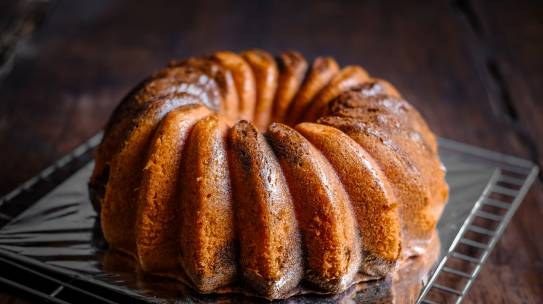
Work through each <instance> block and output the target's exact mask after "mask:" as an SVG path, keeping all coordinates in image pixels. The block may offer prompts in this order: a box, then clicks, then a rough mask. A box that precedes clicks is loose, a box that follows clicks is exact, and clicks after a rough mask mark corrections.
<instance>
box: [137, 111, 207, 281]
mask: <svg viewBox="0 0 543 304" xmlns="http://www.w3.org/2000/svg"><path fill="white" fill-rule="evenodd" d="M210 114H211V111H209V110H208V109H207V108H206V107H204V106H201V105H189V106H183V107H180V108H178V109H175V110H173V111H171V112H169V113H168V114H167V115H166V116H165V117H164V119H163V120H162V121H161V123H160V125H159V126H158V127H157V130H156V131H155V134H154V135H153V138H152V139H151V141H150V144H149V153H148V158H147V159H146V161H145V167H144V168H143V173H142V178H141V182H140V190H139V194H140V195H139V199H138V206H137V208H135V209H136V210H138V217H137V223H136V226H135V227H136V229H137V230H136V244H137V256H138V259H139V261H140V265H141V268H142V269H143V270H144V271H148V272H166V271H171V270H175V269H177V265H178V263H177V257H178V255H179V251H178V248H179V247H178V246H177V242H178V235H179V231H180V230H179V224H178V223H179V221H180V216H179V212H180V211H179V204H178V203H177V192H178V189H179V187H180V185H181V183H182V182H184V180H183V178H182V176H181V175H180V174H179V171H180V169H181V159H182V155H183V153H184V152H183V150H184V146H185V143H186V142H187V139H188V137H189V133H190V131H191V128H192V126H193V125H194V124H195V123H196V121H198V120H199V119H200V118H203V117H205V116H207V115H210Z"/></svg>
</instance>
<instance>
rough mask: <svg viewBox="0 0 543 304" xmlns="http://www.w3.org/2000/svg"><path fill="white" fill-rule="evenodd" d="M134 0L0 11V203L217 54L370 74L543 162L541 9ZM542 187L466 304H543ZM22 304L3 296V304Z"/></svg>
mask: <svg viewBox="0 0 543 304" xmlns="http://www.w3.org/2000/svg"><path fill="white" fill-rule="evenodd" d="M132 2H134V1H123V0H115V1H55V2H46V1H35V2H32V1H30V2H29V1H20V2H17V1H11V2H9V1H5V2H4V3H3V4H0V27H1V28H0V29H1V30H2V31H3V33H4V38H6V37H8V38H9V39H3V40H2V41H1V42H0V43H3V45H1V46H0V47H1V48H0V66H1V68H0V75H1V76H0V77H1V79H0V147H2V148H1V152H0V159H1V161H0V194H5V193H7V192H8V191H9V190H10V189H12V188H14V187H15V186H17V185H18V184H20V183H21V182H23V181H25V180H26V179H28V178H29V177H31V176H33V175H34V174H36V173H37V172H39V171H40V170H41V169H43V168H44V167H46V166H47V165H48V164H49V163H51V162H53V161H54V160H56V159H58V158H59V157H61V156H62V155H63V154H65V153H67V152H68V151H70V150H71V149H73V148H74V147H76V146H77V145H78V144H79V143H81V142H82V141H84V140H86V139H88V138H89V137H91V136H92V135H93V134H95V133H96V132H98V131H99V130H100V129H101V128H102V126H103V125H104V123H105V121H106V119H107V117H108V115H109V113H110V112H111V111H112V109H113V107H114V106H115V105H116V103H117V102H118V100H119V99H120V98H121V97H122V96H123V95H124V94H126V93H127V91H128V89H129V88H130V87H132V86H133V85H134V84H135V83H137V82H138V81H139V80H141V79H142V78H143V77H144V76H145V75H147V74H149V73H151V72H152V71H154V70H156V69H157V68H159V67H161V66H163V65H164V64H165V63H166V62H167V61H168V60H169V59H171V58H179V57H187V56H190V55H194V54H202V53H206V52H210V51H212V50H218V49H230V50H243V49H247V48H254V47H256V48H262V49H266V50H269V51H271V52H274V53H277V52H280V51H282V50H287V49H297V50H300V51H301V52H303V53H304V54H306V55H307V56H308V57H314V56H316V55H319V54H329V55H332V56H335V57H336V58H338V59H339V61H340V63H341V64H348V63H357V64H361V65H363V66H364V67H365V68H366V69H367V70H368V71H370V73H371V74H373V75H377V76H380V77H384V78H386V79H389V80H390V81H391V82H392V83H393V84H394V85H396V86H397V87H398V88H399V89H400V91H401V92H402V94H403V95H404V96H405V97H406V98H407V99H408V100H409V101H410V102H411V103H413V104H414V105H415V106H416V107H417V108H418V109H420V111H421V112H422V113H423V115H424V116H425V117H426V118H427V120H428V122H429V124H430V125H431V126H432V128H433V129H434V130H435V131H436V133H438V134H439V135H440V136H443V137H447V138H452V139H456V140H459V141H463V142H467V143H470V144H474V145H478V146H482V147H485V148H489V149H493V150H497V151H500V152H504V153H508V154H513V155H517V156H521V157H524V158H528V159H531V160H533V161H534V162H537V163H539V164H540V165H541V163H542V157H543V140H541V137H540V136H542V135H543V5H542V4H541V2H540V3H536V1H533V2H532V1H525V0H520V1H482V0H481V1H479V0H465V1H444V0H439V1H421V3H420V4H418V5H415V4H414V3H413V2H409V3H408V2H407V1H406V3H399V2H396V1H367V2H361V1H357V2H355V1H352V2H351V1H349V2H345V3H339V2H337V1H326V2H324V1H323V2H317V1H288V4H287V1H273V2H272V1H249V0H247V1H220V2H219V1H217V2H213V1H187V2H186V3H181V1H146V2H145V3H143V4H140V5H138V6H133V5H131V3H132ZM6 33H7V34H6ZM542 181H543V178H542V176H539V179H538V181H536V183H535V184H534V186H533V188H532V190H531V191H530V193H529V194H528V196H527V197H526V200H525V201H524V203H523V204H522V206H521V207H520V209H519V210H518V212H517V213H516V215H515V217H514V218H513V221H512V222H511V224H510V226H509V227H508V229H507V230H506V232H505V235H504V236H503V238H502V239H501V240H500V242H499V243H498V245H497V247H496V248H495V250H494V252H493V254H492V255H491V257H490V259H489V261H488V263H487V264H485V266H484V267H483V270H482V272H481V274H480V276H479V278H478V280H477V282H476V284H475V285H474V287H473V288H472V289H471V291H470V292H469V296H468V300H467V302H473V303H483V302H487V303H513V302H522V303H541V301H543V239H542V236H541V235H542V234H543V186H542V185H543V184H542ZM0 271H1V270H0ZM27 301H29V299H25V296H24V295H22V294H18V293H16V292H15V291H12V290H8V289H6V288H5V287H1V286H0V303H28V302H27Z"/></svg>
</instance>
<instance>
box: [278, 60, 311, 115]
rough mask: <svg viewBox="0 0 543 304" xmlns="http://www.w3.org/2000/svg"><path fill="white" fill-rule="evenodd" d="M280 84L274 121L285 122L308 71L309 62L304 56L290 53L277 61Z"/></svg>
mask: <svg viewBox="0 0 543 304" xmlns="http://www.w3.org/2000/svg"><path fill="white" fill-rule="evenodd" d="M277 63H278V67H279V84H278V87H277V93H276V94H275V101H274V102H273V105H274V106H273V115H272V121H274V122H283V121H284V120H285V116H286V114H287V110H288V108H289V106H290V103H291V102H292V99H293V98H294V96H295V95H296V93H297V92H298V90H299V89H300V86H301V85H302V82H303V81H304V77H305V73H306V71H307V61H306V60H305V58H304V57H303V56H302V54H300V53H298V52H295V51H289V52H285V53H283V54H281V56H279V58H278V59H277Z"/></svg>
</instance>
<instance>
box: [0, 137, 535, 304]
mask: <svg viewBox="0 0 543 304" xmlns="http://www.w3.org/2000/svg"><path fill="white" fill-rule="evenodd" d="M100 140H101V134H98V135H96V136H95V137H93V138H91V139H90V140H88V141H87V142H85V143H84V144H83V145H81V146H80V147H78V148H76V149H75V150H74V151H73V152H72V153H70V154H68V155H67V156H65V157H63V158H62V159H60V160H59V161H57V162H55V163H54V164H53V165H51V166H50V167H48V168H46V169H45V170H43V171H42V172H41V173H40V174H38V175H37V176H35V177H34V178H32V179H30V180H29V181H27V182H26V183H24V184H22V185H21V186H20V187H18V188H16V189H15V190H13V191H12V192H10V193H9V194H8V195H6V196H4V197H3V198H1V199H0V231H1V229H2V227H4V226H6V225H7V224H8V223H10V222H12V221H13V220H14V219H16V218H17V216H18V215H20V214H22V213H23V212H25V210H28V209H29V208H30V207H31V206H32V205H33V204H34V203H36V201H38V200H39V199H40V198H41V197H43V196H44V195H46V194H47V193H50V192H51V191H52V190H53V189H55V187H57V186H58V185H59V184H60V183H62V182H63V181H64V180H66V179H67V178H68V177H70V176H72V175H73V174H74V172H77V171H78V170H80V169H82V168H83V167H85V166H87V165H88V164H89V162H90V161H91V160H92V151H93V150H94V148H95V147H96V145H97V144H98V143H99V142H100ZM440 151H441V153H442V159H444V160H445V163H447V162H448V163H449V164H450V168H448V169H451V170H453V172H449V173H448V177H450V176H454V175H455V174H456V175H457V176H458V177H461V176H465V174H464V175H462V174H459V173H461V171H462V170H467V171H469V170H473V167H480V168H479V169H477V168H475V169H476V170H479V171H480V172H486V171H488V172H490V173H489V174H488V176H484V178H483V179H482V180H483V181H484V184H483V185H485V186H484V187H482V188H481V189H475V191H476V195H475V196H469V195H468V196H457V197H456V198H455V199H456V200H457V202H454V203H455V204H458V203H462V200H464V201H465V203H467V204H468V205H467V206H469V208H468V209H467V210H468V212H467V214H466V215H464V214H460V215H454V214H453V215H452V218H453V222H454V221H456V222H458V223H459V224H458V227H456V226H455V227H452V228H450V227H439V226H438V229H441V230H440V237H441V238H442V243H444V244H446V246H442V254H441V258H440V260H439V263H438V265H437V266H436V268H435V270H434V271H433V273H432V274H431V276H430V277H429V279H428V281H427V282H425V284H424V286H423V288H422V291H421V293H420V296H419V298H418V301H417V302H418V303H460V302H461V301H462V299H463V298H464V296H465V295H466V293H467V292H468V290H469V288H470V287H471V286H472V285H473V283H474V281H475V279H476V277H477V275H478V273H479V271H480V269H481V267H482V265H483V264H484V263H485V261H486V259H487V258H488V256H489V254H490V252H491V251H492V249H493V248H494V246H495V244H496V242H497V241H498V239H499V238H500V236H501V235H502V233H503V231H504V230H505V228H506V226H507V224H508V223H509V221H510V220H511V218H512V216H513V214H514V212H515V211H516V209H517V208H518V206H519V205H520V203H521V202H522V199H523V198H524V196H525V194H526V192H527V191H528V189H529V187H530V185H531V184H532V182H533V181H534V179H535V177H536V176H537V173H538V168H537V166H535V165H534V164H533V163H531V162H529V161H526V160H523V159H519V158H516V157H511V156H507V155H503V154H499V153H496V152H492V151H488V150H484V149H480V148H476V147H473V146H469V145H465V144H462V143H458V142H455V141H451V140H446V139H440ZM482 169H484V170H482ZM485 170H486V171H485ZM454 171H456V172H454ZM479 171H478V172H479ZM479 179H480V178H479ZM448 181H449V183H450V184H451V190H453V191H454V187H456V188H458V187H459V186H458V187H457V186H454V184H459V183H458V178H457V180H456V181H454V180H452V179H451V180H448ZM470 182H471V181H470V180H467V181H464V182H463V183H464V184H466V183H467V184H469V183H470ZM460 184H462V183H460ZM462 187H465V186H462ZM468 187H469V185H468ZM472 188H473V187H472ZM472 190H473V189H472ZM452 203H453V202H450V203H449V204H448V206H452ZM445 212H446V213H447V212H448V210H447V209H446V210H445ZM455 216H457V219H456V220H454V217H455ZM450 217H451V216H449V218H450ZM453 226H454V225H453ZM447 229H449V230H450V231H454V233H453V234H451V233H446V231H447ZM451 229H453V230H451ZM444 231H445V232H444ZM442 232H443V233H442ZM447 238H451V239H450V240H448V239H447ZM0 269H2V271H0V284H3V285H5V286H8V287H9V288H12V289H14V290H19V291H22V292H24V293H25V294H27V295H29V296H32V297H35V298H37V299H40V300H45V301H48V302H50V303H81V302H92V303H125V302H138V301H141V299H138V298H135V297H133V296H130V295H129V294H126V293H123V292H119V290H116V289H112V288H108V285H107V284H104V283H103V282H100V281H96V280H90V279H88V278H87V277H85V275H83V274H81V275H80V274H78V273H75V274H74V273H73V272H72V273H69V272H66V271H63V270H61V269H59V268H58V267H56V266H54V265H50V264H47V263H42V262H40V261H37V260H35V259H32V257H28V256H25V255H23V254H17V253H14V252H10V251H8V250H4V249H0Z"/></svg>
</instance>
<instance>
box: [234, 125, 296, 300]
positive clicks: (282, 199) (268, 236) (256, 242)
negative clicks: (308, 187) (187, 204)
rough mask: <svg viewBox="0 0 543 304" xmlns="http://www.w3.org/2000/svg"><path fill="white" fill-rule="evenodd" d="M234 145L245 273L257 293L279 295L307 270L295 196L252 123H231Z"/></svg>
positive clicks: (235, 179) (236, 188)
mask: <svg viewBox="0 0 543 304" xmlns="http://www.w3.org/2000/svg"><path fill="white" fill-rule="evenodd" d="M230 147H231V148H230V149H231V163H232V173H233V174H232V178H233V183H234V197H235V209H236V220H237V221H236V223H237V228H238V235H239V240H240V266H241V268H242V272H243V276H244V277H245V278H246V279H247V282H248V283H249V284H250V285H251V286H252V287H253V288H254V289H256V290H257V291H258V292H259V293H261V294H263V295H265V296H266V297H268V298H277V297H280V296H282V295H285V294H288V292H289V291H290V290H291V289H292V288H294V287H296V286H297V285H298V284H299V283H300V280H301V277H302V274H303V268H302V267H303V265H302V263H303V260H302V249H301V239H300V234H299V232H298V225H297V221H296V217H295V212H294V206H293V202H292V197H291V195H290V192H289V189H288V186H287V183H286V179H285V177H284V176H283V174H282V173H281V167H280V165H279V162H278V160H277V159H276V157H275V156H274V154H273V153H272V150H271V148H270V147H269V146H268V144H267V142H266V141H265V139H264V137H263V136H262V134H260V133H259V132H258V131H257V130H256V128H255V127H254V126H252V125H251V123H249V122H246V121H243V120H242V121H240V122H238V123H237V124H236V125H235V126H234V127H233V128H232V130H231V133H230Z"/></svg>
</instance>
